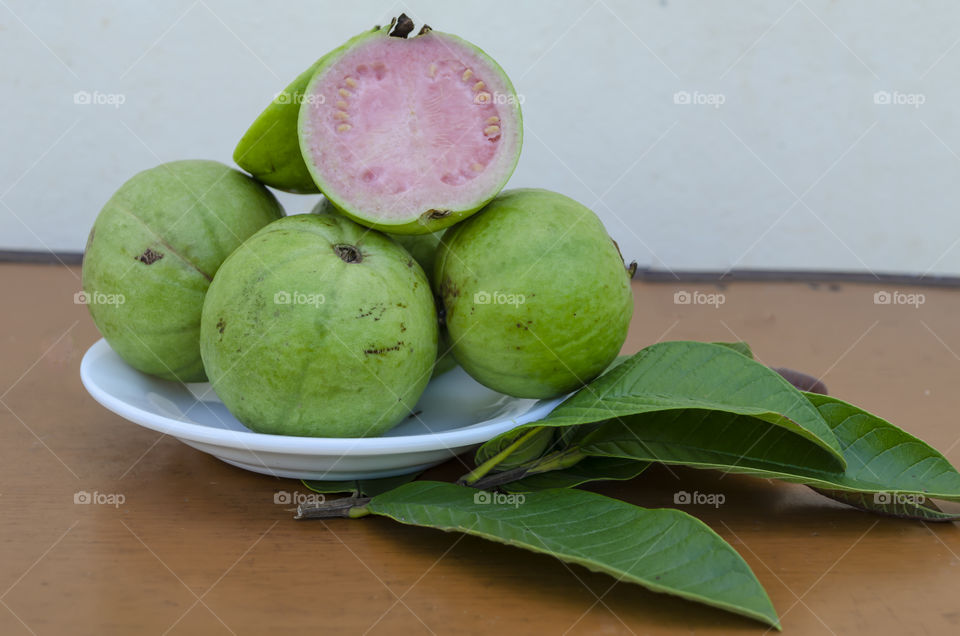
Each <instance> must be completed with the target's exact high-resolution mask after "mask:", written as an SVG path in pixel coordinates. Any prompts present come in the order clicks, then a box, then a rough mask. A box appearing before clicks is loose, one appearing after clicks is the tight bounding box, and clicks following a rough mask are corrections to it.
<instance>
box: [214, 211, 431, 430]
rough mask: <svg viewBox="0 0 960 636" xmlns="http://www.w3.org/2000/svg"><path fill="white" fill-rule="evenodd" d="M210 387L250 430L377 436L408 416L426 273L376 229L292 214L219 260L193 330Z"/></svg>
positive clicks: (427, 319)
mask: <svg viewBox="0 0 960 636" xmlns="http://www.w3.org/2000/svg"><path fill="white" fill-rule="evenodd" d="M200 339H201V352H202V354H203V363H204V366H205V367H206V369H207V374H208V375H209V377H210V381H211V383H212V385H213V388H214V390H215V391H216V393H217V395H218V396H220V399H221V400H223V403H224V404H225V405H226V407H227V408H228V409H229V410H230V412H231V413H233V414H234V415H235V416H236V418H237V419H238V420H240V421H241V422H243V423H244V424H245V425H246V426H248V427H249V428H251V429H252V430H254V431H257V432H260V433H273V434H280V435H303V436H315V437H369V436H375V435H380V434H382V433H384V432H386V431H387V430H389V429H390V428H392V427H393V426H394V425H395V424H397V423H398V422H399V421H401V420H402V419H403V418H405V417H407V416H408V415H409V414H410V412H411V411H412V409H413V407H414V405H415V404H416V402H417V400H418V399H419V397H420V395H421V393H422V392H423V390H424V388H426V385H427V382H428V381H429V380H430V373H431V370H432V368H433V362H434V359H435V358H436V355H437V318H436V311H435V309H434V301H433V296H432V293H431V291H430V286H429V283H428V281H427V278H426V275H425V274H424V273H423V271H422V270H421V268H420V266H419V265H417V263H416V262H415V261H414V260H413V258H411V256H410V255H409V254H408V253H407V252H406V251H405V250H404V249H403V248H401V247H400V246H399V245H397V244H396V243H395V242H394V241H392V240H390V239H389V238H387V237H386V236H384V235H383V234H381V233H380V232H377V231H374V230H370V229H368V228H365V227H362V226H360V225H358V224H356V223H354V222H353V221H351V220H349V219H347V218H345V217H342V216H336V215H329V214H301V215H295V216H290V217H287V218H284V219H281V220H279V221H276V222H275V223H271V224H270V225H268V226H267V227H265V228H263V229H262V230H260V231H259V232H258V233H257V234H255V235H254V236H252V237H251V238H250V239H248V240H247V241H246V242H245V243H244V244H243V245H241V246H240V247H239V248H238V249H237V250H236V251H235V252H234V253H233V254H232V255H230V257H229V258H228V259H227V260H226V261H225V262H224V264H223V266H222V267H221V268H220V270H219V271H218V272H217V275H216V277H215V278H214V280H213V284H212V285H211V286H210V290H209V292H208V293H207V298H206V302H205V303H204V307H203V320H202V323H201V331H200Z"/></svg>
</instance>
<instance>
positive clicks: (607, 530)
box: [365, 481, 780, 629]
mask: <svg viewBox="0 0 960 636" xmlns="http://www.w3.org/2000/svg"><path fill="white" fill-rule="evenodd" d="M493 497H494V495H492V494H491V493H485V492H483V491H478V490H475V489H473V488H467V487H464V486H456V485H453V484H447V483H441V482H430V481H418V482H415V483H412V484H406V485H404V486H400V487H399V488H397V489H395V490H391V491H390V492H387V493H384V494H382V495H379V496H377V497H374V498H373V499H371V500H370V501H369V503H367V505H366V506H365V508H366V510H368V511H369V512H370V513H372V514H376V515H382V516H386V517H390V518H392V519H395V520H397V521H399V522H400V523H405V524H410V525H418V526H427V527H431V528H438V529H440V530H444V531H447V532H450V531H454V532H465V533H467V534H471V535H474V536H478V537H483V538H485V539H489V540H491V541H497V542H499V543H505V544H508V545H514V546H518V547H521V548H525V549H527V550H531V551H533V552H540V553H543V554H549V555H551V556H554V557H556V558H558V559H561V560H563V561H566V562H568V563H577V564H579V565H582V566H584V567H586V568H587V569H589V570H593V571H595V572H604V573H607V574H610V575H611V576H614V577H616V578H617V579H618V580H622V581H628V582H631V583H637V584H639V585H642V586H644V587H646V588H647V589H650V590H653V591H654V592H663V593H666V594H674V595H676V596H680V597H683V598H686V599H689V600H692V601H698V602H700V603H705V604H707V605H712V606H714V607H719V608H721V609H725V610H728V611H730V612H734V613H737V614H742V615H743V616H748V617H750V618H754V619H756V620H759V621H762V622H764V623H766V624H768V625H772V626H774V627H776V628H778V629H779V627H780V624H779V620H778V618H777V614H776V611H775V610H774V608H773V605H772V604H771V603H770V599H769V597H768V596H767V594H766V592H765V591H764V589H763V587H762V586H761V585H760V582H759V581H758V580H757V578H756V577H755V576H754V574H753V572H752V571H751V570H750V567H749V566H748V565H747V564H746V562H745V561H744V560H743V559H742V558H741V557H740V555H739V554H737V552H736V551H735V550H734V549H733V548H732V547H731V546H730V545H729V544H728V543H727V542H725V541H724V540H723V539H722V538H721V537H720V536H719V535H717V534H716V533H715V532H714V531H713V530H711V529H710V528H709V527H708V526H707V525H706V524H704V523H703V522H701V521H699V520H698V519H696V518H694V517H691V516H690V515H688V514H686V513H684V512H680V511H679V510H671V509H658V510H649V509H646V508H640V507H639V506H634V505H632V504H628V503H625V502H623V501H618V500H616V499H611V498H609V497H604V496H603V495H598V494H596V493H592V492H587V491H583V490H567V489H553V490H544V491H541V492H536V493H530V494H527V495H521V494H514V495H503V494H500V495H496V497H499V498H500V500H501V501H497V500H494V501H490V499H492V498H493Z"/></svg>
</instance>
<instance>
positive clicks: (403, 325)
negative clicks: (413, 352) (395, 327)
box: [400, 322, 407, 333]
mask: <svg viewBox="0 0 960 636" xmlns="http://www.w3.org/2000/svg"><path fill="white" fill-rule="evenodd" d="M406 330H407V326H406V325H405V324H403V323H402V322H401V323H400V333H403V332H404V331H406Z"/></svg>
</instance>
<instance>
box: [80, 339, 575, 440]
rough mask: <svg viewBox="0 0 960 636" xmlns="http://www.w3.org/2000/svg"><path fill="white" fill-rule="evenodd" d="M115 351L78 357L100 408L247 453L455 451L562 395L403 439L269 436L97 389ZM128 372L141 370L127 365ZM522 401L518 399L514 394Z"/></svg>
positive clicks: (104, 346) (102, 346) (94, 349)
mask: <svg viewBox="0 0 960 636" xmlns="http://www.w3.org/2000/svg"><path fill="white" fill-rule="evenodd" d="M108 352H109V353H113V354H114V355H118V354H117V353H116V352H115V351H113V349H112V347H110V344H109V343H108V342H107V341H106V339H105V338H100V339H99V340H97V341H96V342H95V343H93V344H92V345H90V347H89V348H88V349H87V351H86V352H85V353H84V354H83V359H82V360H81V361H80V381H81V382H82V384H83V387H84V388H85V389H86V390H87V393H89V394H90V396H91V397H92V398H93V399H94V400H95V401H96V402H97V403H99V404H100V405H101V406H103V407H104V408H106V409H107V410H108V411H111V412H113V413H115V414H117V415H119V416H120V417H122V418H124V419H125V420H128V421H130V422H132V423H134V424H136V425H137V426H142V427H144V428H148V429H150V430H154V431H157V432H160V433H164V434H166V435H171V436H173V437H176V438H183V439H189V440H191V441H195V442H199V443H204V444H210V445H214V446H220V447H225V448H237V449H239V448H242V449H244V450H247V451H251V452H275V453H283V454H295V455H314V456H317V455H350V456H375V455H396V454H403V453H418V452H424V451H435V450H444V449H446V450H454V449H459V448H465V447H468V446H473V445H475V444H482V443H483V442H486V441H488V440H490V439H492V438H493V437H495V436H496V435H499V434H501V433H504V432H506V431H509V430H511V429H513V428H516V427H518V426H522V425H524V424H527V423H529V422H532V421H535V420H538V419H542V418H543V417H545V416H546V415H547V414H548V413H550V412H551V411H552V410H553V409H555V408H556V407H557V406H558V405H559V404H560V403H561V402H562V401H563V400H565V399H566V397H567V396H566V395H564V396H561V397H557V398H552V399H548V400H538V401H537V402H535V403H534V404H533V405H532V406H531V408H530V409H529V410H528V411H527V412H526V413H524V414H523V415H522V416H520V417H511V418H502V419H493V420H486V421H483V422H477V423H474V424H471V425H469V426H465V427H460V428H455V429H450V430H447V431H441V432H437V433H423V434H419V435H408V436H402V437H302V436H294V435H271V434H267V433H256V432H254V431H234V430H228V429H214V428H211V427H209V426H204V425H202V424H194V423H191V422H183V421H181V420H176V419H173V418H170V417H167V416H165V415H159V414H156V413H150V412H148V411H144V410H143V409H140V408H139V407H135V406H132V405H130V404H129V403H128V402H125V401H124V400H122V399H120V398H117V397H115V396H114V395H112V394H111V393H109V392H107V391H105V390H104V389H103V388H102V387H100V386H99V385H98V384H97V383H96V381H95V380H94V379H93V378H92V376H91V369H92V368H93V365H95V364H96V362H97V360H98V359H100V358H103V357H104V356H105V355H106V354H107V353H108ZM118 357H119V356H118ZM129 370H130V372H131V373H141V372H140V371H137V370H136V369H134V368H133V367H129ZM517 399H521V398H517Z"/></svg>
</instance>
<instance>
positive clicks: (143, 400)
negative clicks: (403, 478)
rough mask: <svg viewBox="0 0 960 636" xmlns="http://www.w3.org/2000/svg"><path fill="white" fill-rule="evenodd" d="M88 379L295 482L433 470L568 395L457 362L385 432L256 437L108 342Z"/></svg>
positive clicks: (134, 411) (181, 434)
mask: <svg viewBox="0 0 960 636" xmlns="http://www.w3.org/2000/svg"><path fill="white" fill-rule="evenodd" d="M80 378H81V379H82V381H83V385H84V386H85V387H86V389H87V391H89V392H90V395H92V396H93V398H94V399H95V400H96V401H97V402H99V403H100V404H102V405H103V406H105V407H106V408H107V409H109V410H111V411H113V412H114V413H116V414H117V415H120V416H121V417H123V418H125V419H128V420H130V421H131V422H133V423H134V424H138V425H140V426H143V427H145V428H149V429H152V430H154V431H159V432H161V433H165V434H167V435H171V436H173V437H176V438H177V439H179V440H180V441H181V442H183V443H184V444H187V445H188V446H192V447H193V448H196V449H198V450H201V451H203V452H205V453H210V454H211V455H213V456H214V457H217V458H218V459H222V460H223V461H225V462H227V463H228V464H232V465H234V466H239V467H240V468H245V469H247V470H252V471H254V472H257V473H264V474H267V475H274V476H277V477H292V478H295V479H331V480H347V479H375V478H378V477H391V476H394V475H402V474H405V473H410V472H414V471H418V470H423V469H425V468H429V467H430V466H434V465H436V464H439V463H441V462H444V461H446V460H448V459H450V458H451V457H453V456H454V455H458V454H460V453H463V452H465V451H467V450H470V449H471V448H472V447H474V446H476V445H478V444H481V443H483V442H485V441H487V440H489V439H490V438H492V437H494V436H495V435H499V434H500V433H503V432H504V431H507V430H510V429H511V428H513V427H515V426H518V425H520V424H525V423H527V422H533V421H536V420H538V419H541V418H543V417H544V416H545V415H547V413H549V412H550V411H551V410H553V408H554V407H556V405H557V404H559V403H560V402H561V401H562V399H563V398H556V399H553V400H529V399H520V398H512V397H509V396H507V395H503V394H502V393H497V392H496V391H491V390H490V389H488V388H486V387H484V386H483V385H481V384H478V383H477V382H475V381H474V380H473V379H472V378H471V377H470V376H469V375H467V373H466V372H465V371H464V370H463V369H461V368H460V367H457V368H455V369H453V370H451V371H448V372H446V373H444V374H442V375H440V376H439V377H437V378H434V379H433V380H432V381H431V382H430V385H429V386H428V387H427V390H426V391H425V392H424V394H423V396H422V397H421V398H420V402H419V403H418V404H417V407H416V409H415V410H414V412H415V414H416V415H415V416H411V417H409V418H407V419H406V420H404V421H403V422H401V423H400V424H398V425H397V426H396V427H395V428H393V429H392V430H391V431H389V432H387V433H386V434H385V435H384V436H382V437H368V438H331V437H290V436H286V435H264V434H262V433H254V432H253V431H251V430H250V429H248V428H247V427H245V426H244V425H243V424H241V423H240V422H239V421H237V419H236V418H235V417H233V415H231V414H230V412H229V411H227V409H226V407H225V406H224V405H223V402H221V401H220V399H219V398H218V397H217V395H216V394H215V393H214V392H213V390H211V388H210V384H209V383H197V384H179V383H176V382H169V381H167V380H161V379H159V378H154V377H152V376H149V375H146V374H144V373H140V372H139V371H136V370H135V369H133V368H132V367H130V366H128V365H127V364H126V363H125V362H124V361H123V360H121V359H120V357H119V356H118V355H117V354H116V353H114V351H113V349H111V348H110V345H108V344H107V341H106V340H99V341H98V342H97V343H95V344H94V345H93V346H92V347H90V349H89V351H87V353H86V354H85V355H84V356H83V362H82V363H81V364H80Z"/></svg>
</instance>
